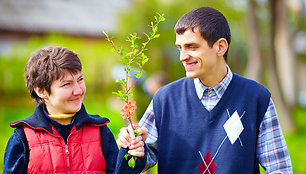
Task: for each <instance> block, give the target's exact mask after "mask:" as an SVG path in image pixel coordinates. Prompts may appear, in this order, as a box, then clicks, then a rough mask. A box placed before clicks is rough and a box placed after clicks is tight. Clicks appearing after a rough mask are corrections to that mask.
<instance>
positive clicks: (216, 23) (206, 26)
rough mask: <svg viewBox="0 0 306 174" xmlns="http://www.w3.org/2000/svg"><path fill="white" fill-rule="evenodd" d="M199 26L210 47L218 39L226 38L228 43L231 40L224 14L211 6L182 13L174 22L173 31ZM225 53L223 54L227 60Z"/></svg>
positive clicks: (182, 31)
mask: <svg viewBox="0 0 306 174" xmlns="http://www.w3.org/2000/svg"><path fill="white" fill-rule="evenodd" d="M197 27H199V29H200V32H201V35H202V37H203V38H204V39H205V40H206V41H207V42H208V45H209V46H210V47H212V46H213V45H214V43H215V42H216V41H217V40H218V39H220V38H224V39H226V41H227V43H228V45H229V44H230V42H231V31H230V28H229V25H228V22H227V20H226V18H225V17H224V15H223V14H222V13H221V12H219V11H218V10H216V9H214V8H211V7H200V8H196V9H193V10H191V11H190V12H188V13H186V14H185V15H183V16H182V17H181V18H180V19H179V20H178V21H177V23H176V25H175V27H174V31H175V32H176V33H177V34H183V33H184V32H185V31H186V30H187V29H189V28H190V29H192V31H194V28H197ZM227 53H228V50H227V51H226V53H225V54H224V58H225V60H227Z"/></svg>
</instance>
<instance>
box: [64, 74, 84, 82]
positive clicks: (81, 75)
mask: <svg viewBox="0 0 306 174" xmlns="http://www.w3.org/2000/svg"><path fill="white" fill-rule="evenodd" d="M81 77H84V74H83V73H81V74H80V75H79V77H78V78H77V79H80V78H81ZM71 81H72V80H64V79H63V80H61V83H66V82H71Z"/></svg>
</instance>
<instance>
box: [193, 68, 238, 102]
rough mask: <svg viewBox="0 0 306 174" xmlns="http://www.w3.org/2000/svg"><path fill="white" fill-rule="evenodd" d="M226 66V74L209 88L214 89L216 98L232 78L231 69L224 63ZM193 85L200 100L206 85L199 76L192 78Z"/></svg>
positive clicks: (219, 96)
mask: <svg viewBox="0 0 306 174" xmlns="http://www.w3.org/2000/svg"><path fill="white" fill-rule="evenodd" d="M226 67H227V74H226V76H225V77H224V79H223V80H222V81H221V82H220V83H219V84H218V85H216V86H215V87H213V88H211V89H213V90H214V92H215V93H216V95H217V96H218V98H221V97H222V95H223V94H224V92H225V90H226V89H227V87H228V85H229V84H230V82H231V80H232V78H233V73H232V71H231V69H230V68H229V66H228V65H226ZM194 85H195V88H196V92H197V95H198V97H199V99H200V100H201V99H202V97H203V94H204V91H205V90H206V89H208V87H207V86H205V85H203V84H202V82H201V80H200V79H199V78H196V79H194Z"/></svg>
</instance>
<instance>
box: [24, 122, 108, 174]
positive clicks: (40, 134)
mask: <svg viewBox="0 0 306 174" xmlns="http://www.w3.org/2000/svg"><path fill="white" fill-rule="evenodd" d="M52 129H53V133H49V132H44V131H35V130H33V129H31V128H29V127H27V126H25V127H24V132H25V135H26V138H27V141H28V144H29V150H30V153H29V164H28V173H68V172H73V173H86V172H87V173H88V172H90V173H103V174H105V170H106V166H105V159H104V157H103V154H102V149H101V137H100V130H99V127H97V126H89V125H86V126H83V127H82V128H81V129H80V130H76V129H75V127H73V128H72V130H71V133H70V135H69V137H68V143H67V148H66V144H65V142H64V140H63V139H62V137H61V136H60V135H59V134H58V133H57V131H56V130H55V129H54V128H52ZM67 150H68V152H67Z"/></svg>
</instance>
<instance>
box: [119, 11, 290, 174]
mask: <svg viewBox="0 0 306 174" xmlns="http://www.w3.org/2000/svg"><path fill="white" fill-rule="evenodd" d="M175 32H176V45H177V47H178V49H179V51H180V60H181V62H182V63H183V65H184V67H185V70H186V77H187V78H186V77H185V78H182V79H179V80H177V81H175V82H172V83H170V84H168V85H166V86H164V87H162V88H160V90H159V91H158V92H157V93H156V94H155V95H154V97H153V100H152V102H151V104H150V105H149V107H148V109H147V111H146V113H145V114H144V116H143V118H142V119H141V121H140V126H141V127H142V128H141V129H139V131H140V132H141V133H142V134H144V135H143V140H146V141H145V150H144V149H143V148H141V147H139V144H141V143H140V142H139V141H136V139H135V136H134V135H133V133H132V131H131V128H129V127H128V128H122V129H121V132H120V134H119V136H118V137H119V138H118V140H117V143H118V145H120V146H121V147H123V148H127V147H129V151H128V153H130V154H132V155H133V154H134V155H136V156H144V155H146V156H147V160H146V161H145V162H146V168H149V167H151V166H153V165H155V164H156V163H157V162H158V172H159V173H162V174H170V173H182V174H186V173H188V174H189V173H192V174H193V173H205V174H206V173H216V174H217V173H222V174H225V173H229V174H231V173H243V174H245V173H259V164H260V165H261V166H262V167H263V168H264V169H265V170H266V172H267V173H292V165H291V160H290V156H289V153H288V149H287V146H286V142H285V139H284V136H283V134H282V131H281V128H280V125H279V122H278V118H277V114H276V111H275V107H274V104H273V101H272V99H271V94H270V92H269V91H268V90H267V89H266V88H264V87H263V86H262V85H260V84H258V83H256V82H255V81H252V80H249V79H246V78H244V77H241V76H239V75H237V74H234V73H232V72H231V70H230V68H229V67H228V66H227V53H228V47H229V44H230V40H231V34H230V28H229V25H228V23H227V20H226V18H225V17H224V16H223V15H222V13H220V12H219V11H217V10H215V9H213V8H210V7H201V8H197V9H194V10H192V11H190V12H188V13H187V14H185V15H184V16H182V17H181V18H180V19H179V21H178V22H177V24H176V26H175ZM146 128H147V129H148V135H147V134H146V131H147V130H146ZM132 140H133V141H132ZM138 140H139V138H138ZM134 144H138V145H137V147H136V146H135V145H134ZM121 151H123V150H122V149H121ZM136 152H137V153H136ZM118 159H119V160H120V159H122V157H121V156H119V158H118ZM122 163H125V161H124V160H122Z"/></svg>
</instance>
